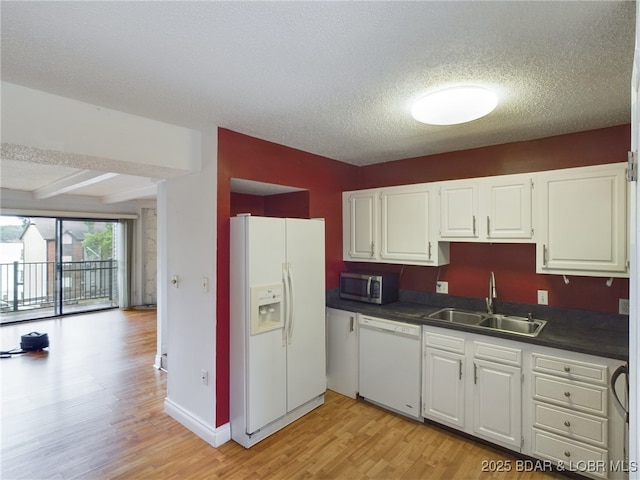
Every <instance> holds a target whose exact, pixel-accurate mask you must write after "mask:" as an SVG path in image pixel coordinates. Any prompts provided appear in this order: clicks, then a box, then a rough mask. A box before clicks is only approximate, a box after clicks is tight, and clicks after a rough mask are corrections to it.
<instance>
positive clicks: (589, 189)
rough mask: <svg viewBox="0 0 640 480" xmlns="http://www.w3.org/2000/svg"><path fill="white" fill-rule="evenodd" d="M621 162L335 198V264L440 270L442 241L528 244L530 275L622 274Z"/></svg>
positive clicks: (445, 257) (624, 198)
mask: <svg viewBox="0 0 640 480" xmlns="http://www.w3.org/2000/svg"><path fill="white" fill-rule="evenodd" d="M626 166H627V164H626V163H614V164H605V165H595V166H589V167H578V168H569V169H562V170H550V171H546V172H539V173H531V174H516V175H501V176H494V177H483V178H474V179H465V180H450V181H444V182H433V183H422V184H416V185H403V186H398V187H386V188H376V189H369V190H358V191H354V192H345V193H343V252H344V253H343V259H344V260H347V261H360V262H363V261H366V262H385V263H400V264H408V265H428V266H438V265H446V264H448V263H449V242H492V243H534V242H535V243H536V273H549V274H560V275H562V274H566V275H571V274H573V275H586V276H603V277H628V276H629V269H628V248H629V238H628V237H629V229H628V223H629V219H628V206H627V202H628V195H627V189H628V186H627V181H626Z"/></svg>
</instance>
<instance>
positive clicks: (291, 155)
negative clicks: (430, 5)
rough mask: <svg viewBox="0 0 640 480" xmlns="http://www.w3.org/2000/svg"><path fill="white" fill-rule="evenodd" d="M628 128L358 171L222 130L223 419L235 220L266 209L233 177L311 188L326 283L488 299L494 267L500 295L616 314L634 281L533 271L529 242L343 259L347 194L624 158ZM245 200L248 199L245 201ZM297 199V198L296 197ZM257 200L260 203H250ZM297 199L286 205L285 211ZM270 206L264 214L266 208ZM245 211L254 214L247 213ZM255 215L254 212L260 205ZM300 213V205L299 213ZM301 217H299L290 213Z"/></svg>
mask: <svg viewBox="0 0 640 480" xmlns="http://www.w3.org/2000/svg"><path fill="white" fill-rule="evenodd" d="M630 137H631V133H630V125H622V126H617V127H611V128H605V129H600V130H594V131H589V132H581V133H576V134H570V135H561V136H557V137H550V138H545V139H541V140H532V141H527V142H517V143H511V144H505V145H496V146H490V147H485V148H477V149H472V150H465V151H459V152H452V153H446V154H440V155H431V156H425V157H417V158H411V159H405V160H398V161H395V162H387V163H382V164H376V165H371V166H366V167H355V166H352V165H347V164H344V163H341V162H337V161H334V160H331V159H328V158H325V157H320V156H317V155H313V154H310V153H306V152H302V151H300V150H296V149H293V148H290V147H286V146H283V145H278V144H274V143H270V142H267V141H264V140H260V139H257V138H253V137H249V136H246V135H242V134H240V133H236V132H232V131H230V130H226V129H219V130H218V207H217V211H218V255H217V262H218V270H217V284H218V291H217V327H216V328H217V344H216V359H217V368H216V388H217V402H216V423H217V425H218V426H220V425H223V424H225V423H227V422H228V421H229V395H228V393H229V287H228V285H229V217H230V215H231V212H232V211H233V212H234V213H238V212H240V211H243V210H242V209H243V208H245V209H246V208H257V209H258V210H257V211H263V212H265V213H264V214H265V215H268V213H267V212H266V209H267V208H271V207H267V206H266V203H267V202H268V201H267V200H265V199H262V200H257V199H255V198H253V199H249V198H244V199H242V200H238V199H237V198H236V197H235V196H234V201H233V208H232V195H231V193H230V179H231V178H233V177H235V178H242V179H248V180H255V181H261V182H268V183H276V184H282V185H290V186H294V187H299V188H303V189H307V190H308V200H307V201H308V204H306V205H303V206H302V207H299V205H298V207H299V208H301V209H302V213H306V212H308V216H309V217H323V218H325V229H326V265H327V282H326V283H327V288H335V287H337V285H338V274H339V272H340V271H342V270H344V269H345V268H348V269H361V270H365V271H374V270H382V271H397V272H402V276H401V281H400V286H401V288H403V289H410V290H418V291H435V282H436V279H437V278H438V275H439V279H440V280H446V281H448V282H449V293H450V294H451V295H460V296H467V297H475V298H484V297H486V295H487V290H488V279H489V272H490V271H493V272H495V275H496V283H497V294H498V301H500V300H503V301H509V302H519V303H527V304H535V303H537V290H548V292H549V305H551V306H556V307H566V308H577V309H584V310H593V311H602V312H611V313H614V312H617V310H618V298H628V295H629V293H628V292H629V282H628V280H625V279H615V280H614V281H613V285H612V286H611V287H606V285H605V281H606V279H604V278H591V277H574V276H571V277H569V279H570V283H569V285H565V284H564V282H563V279H562V276H557V275H537V274H536V273H535V248H534V246H533V245H525V244H474V243H455V244H451V246H450V248H451V252H450V253H451V264H450V265H446V266H443V267H439V268H438V267H415V266H406V267H402V266H399V265H383V264H365V263H362V264H360V263H347V264H345V263H344V262H343V261H342V196H341V192H343V191H346V190H355V189H359V188H371V187H379V186H389V185H402V184H411V183H421V182H432V181H439V180H449V179H456V178H471V177H482V176H490V175H504V174H512V173H524V172H535V171H542V170H554V169H559V168H569V167H576V166H583V165H596V164H602V163H616V162H623V161H625V160H626V152H627V150H628V149H629V145H630ZM243 202H244V204H243ZM296 204H298V201H296ZM251 205H253V207H250V206H251ZM290 207H291V205H289V206H286V202H285V206H283V205H282V204H281V205H280V206H279V207H278V208H284V210H285V211H287V210H288V209H289V208H290ZM260 209H264V210H260ZM244 211H247V210H244ZM252 212H253V211H252ZM298 213H299V214H300V211H298ZM289 216H295V215H289Z"/></svg>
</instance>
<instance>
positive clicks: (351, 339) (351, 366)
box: [327, 308, 358, 398]
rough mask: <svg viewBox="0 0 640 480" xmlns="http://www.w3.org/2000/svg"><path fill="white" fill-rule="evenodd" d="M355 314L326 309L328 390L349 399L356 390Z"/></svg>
mask: <svg viewBox="0 0 640 480" xmlns="http://www.w3.org/2000/svg"><path fill="white" fill-rule="evenodd" d="M356 324H357V322H356V314H355V313H353V312H346V311H344V310H337V309H334V308H327V388H329V389H330V390H333V391H334V392H338V393H341V394H342V395H346V396H348V397H351V398H356V392H357V391H358V343H357V338H356V335H357V333H356Z"/></svg>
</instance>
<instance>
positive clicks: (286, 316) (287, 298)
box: [282, 263, 291, 347]
mask: <svg viewBox="0 0 640 480" xmlns="http://www.w3.org/2000/svg"><path fill="white" fill-rule="evenodd" d="M282 283H284V301H283V303H284V305H283V308H284V325H283V326H282V346H283V347H286V346H287V329H288V323H289V316H290V315H289V309H290V304H291V294H290V292H289V274H288V269H287V264H286V263H283V264H282Z"/></svg>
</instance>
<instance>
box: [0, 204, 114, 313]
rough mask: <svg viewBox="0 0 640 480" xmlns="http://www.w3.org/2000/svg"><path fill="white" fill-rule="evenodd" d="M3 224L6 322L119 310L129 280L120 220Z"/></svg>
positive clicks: (1, 282)
mask: <svg viewBox="0 0 640 480" xmlns="http://www.w3.org/2000/svg"><path fill="white" fill-rule="evenodd" d="M0 220H1V223H0V242H1V244H2V247H1V249H0V323H11V322H19V321H25V320H34V319H39V318H47V317H55V316H63V315H69V314H72V313H80V312H89V311H94V310H103V309H107V308H115V307H118V305H119V298H120V293H121V291H122V286H123V285H124V281H123V280H124V279H126V277H127V275H126V272H125V271H123V270H124V269H123V268H122V267H121V266H122V265H123V264H126V262H122V261H120V260H121V252H122V251H123V246H124V245H126V241H125V240H126V239H125V238H123V237H124V232H125V231H126V229H125V228H122V225H121V224H120V223H119V222H118V221H116V220H103V219H100V220H97V219H78V218H60V217H17V216H6V215H2V216H0Z"/></svg>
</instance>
